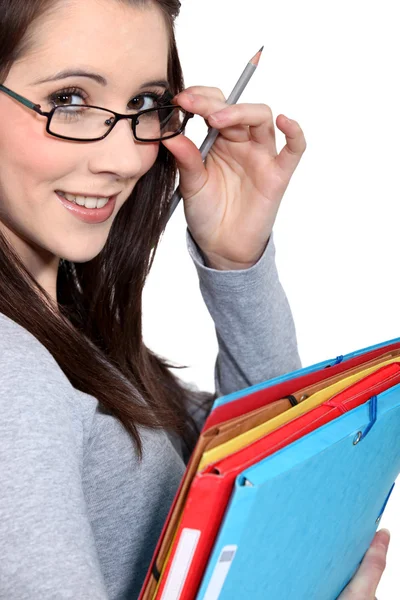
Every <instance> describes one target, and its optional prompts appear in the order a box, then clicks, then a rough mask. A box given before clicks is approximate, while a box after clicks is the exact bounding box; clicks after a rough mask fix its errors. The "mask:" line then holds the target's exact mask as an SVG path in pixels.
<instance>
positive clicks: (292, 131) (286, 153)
mask: <svg viewBox="0 0 400 600" xmlns="http://www.w3.org/2000/svg"><path fill="white" fill-rule="evenodd" d="M276 125H277V127H278V129H280V130H281V131H282V133H284V134H285V137H286V145H285V146H284V147H283V148H282V150H281V151H280V153H279V154H278V156H277V157H276V164H277V165H278V166H279V167H280V168H281V169H282V171H284V172H285V173H287V172H293V171H294V170H295V169H296V167H297V165H298V164H299V162H300V159H301V157H302V155H303V152H304V151H305V149H306V147H307V144H306V140H305V137H304V133H303V131H302V129H301V127H300V125H299V124H298V123H297V122H296V121H293V120H291V119H288V118H287V117H285V116H284V115H278V117H277V118H276Z"/></svg>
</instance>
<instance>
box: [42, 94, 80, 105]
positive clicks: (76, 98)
mask: <svg viewBox="0 0 400 600" xmlns="http://www.w3.org/2000/svg"><path fill="white" fill-rule="evenodd" d="M50 100H51V102H52V104H53V105H54V106H69V105H70V104H81V102H80V100H82V101H83V100H84V98H83V96H82V95H81V94H80V93H78V92H58V93H57V94H54V95H52V96H51V97H50Z"/></svg>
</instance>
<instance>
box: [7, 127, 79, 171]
mask: <svg viewBox="0 0 400 600" xmlns="http://www.w3.org/2000/svg"><path fill="white" fill-rule="evenodd" d="M6 138H7V139H6V140H5V139H4V138H3V136H2V142H1V143H0V154H1V156H2V157H3V156H5V157H7V156H8V157H9V159H10V161H9V162H12V164H13V166H14V168H17V169H18V170H19V171H21V175H24V176H25V177H26V178H27V179H28V180H38V179H39V180H46V179H47V178H53V177H57V175H58V174H59V173H60V171H63V170H65V168H66V166H68V164H67V163H68V154H69V153H68V152H65V151H64V152H60V142H61V143H62V140H57V139H56V138H51V137H50V136H48V135H47V134H46V132H45V131H43V130H42V129H41V127H40V126H39V127H32V125H31V126H30V127H26V126H25V127H24V128H23V129H22V128H21V129H19V128H17V129H16V130H15V133H14V134H10V132H9V133H8V135H7V136H6ZM3 142H4V144H3ZM6 160H7V158H6ZM72 161H73V158H72V155H71V163H72Z"/></svg>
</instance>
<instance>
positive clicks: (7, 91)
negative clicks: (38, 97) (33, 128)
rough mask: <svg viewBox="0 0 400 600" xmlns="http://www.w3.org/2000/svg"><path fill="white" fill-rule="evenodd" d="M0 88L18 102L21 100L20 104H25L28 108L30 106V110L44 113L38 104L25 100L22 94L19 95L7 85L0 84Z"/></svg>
mask: <svg viewBox="0 0 400 600" xmlns="http://www.w3.org/2000/svg"><path fill="white" fill-rule="evenodd" d="M0 89H1V90H3V91H4V92H6V94H8V95H9V96H12V98H15V100H18V102H21V104H24V105H25V106H27V107H28V108H31V109H32V110H34V111H36V112H37V113H39V115H44V114H46V113H44V112H43V111H42V110H41V108H40V104H34V103H33V102H30V100H27V99H26V98H24V97H23V96H20V95H19V94H17V93H15V92H13V91H12V90H10V89H9V88H8V87H6V86H5V85H2V84H0Z"/></svg>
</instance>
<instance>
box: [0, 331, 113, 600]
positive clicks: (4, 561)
mask: <svg viewBox="0 0 400 600" xmlns="http://www.w3.org/2000/svg"><path fill="white" fill-rule="evenodd" d="M0 326H1V339H0V354H1V357H2V360H1V361H0V414H1V419H0V461H1V465H2V466H1V469H0V490H1V493H0V540H1V544H0V582H1V583H0V587H1V592H0V596H1V597H2V598H7V600H32V599H33V598H40V599H41V600H55V599H56V598H57V600H64V599H71V600H72V599H74V600H76V599H77V598H90V599H91V600H106V599H107V597H108V596H107V592H106V588H105V584H104V580H103V576H102V573H101V570H100V564H99V561H98V557H97V553H96V547H95V542H94V538H93V534H92V530H91V526H90V523H89V520H88V515H87V510H86V503H85V498H84V495H83V491H82V485H81V462H82V452H81V451H80V449H79V437H80V435H81V433H79V423H77V422H76V415H75V417H74V415H73V411H71V408H70V407H69V406H68V401H69V399H68V394H67V391H68V390H66V385H65V383H64V381H63V380H62V375H63V373H62V372H61V370H60V369H58V368H57V363H56V362H55V361H54V360H53V358H52V357H51V355H50V353H48V352H47V350H46V349H45V348H44V347H43V346H41V344H40V343H39V342H38V341H37V340H36V339H35V338H34V337H33V336H31V335H30V334H29V333H28V332H26V331H25V330H23V328H18V331H17V332H16V327H13V328H8V327H7V326H5V327H3V320H2V319H0ZM78 421H79V419H78ZM80 429H81V430H82V429H83V428H82V425H80ZM77 432H78V433H77ZM77 438H78V444H77ZM80 445H81V446H82V444H80Z"/></svg>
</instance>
